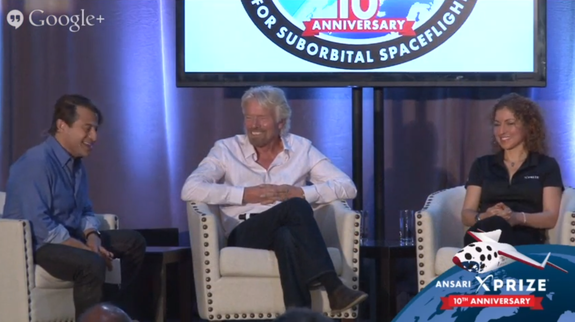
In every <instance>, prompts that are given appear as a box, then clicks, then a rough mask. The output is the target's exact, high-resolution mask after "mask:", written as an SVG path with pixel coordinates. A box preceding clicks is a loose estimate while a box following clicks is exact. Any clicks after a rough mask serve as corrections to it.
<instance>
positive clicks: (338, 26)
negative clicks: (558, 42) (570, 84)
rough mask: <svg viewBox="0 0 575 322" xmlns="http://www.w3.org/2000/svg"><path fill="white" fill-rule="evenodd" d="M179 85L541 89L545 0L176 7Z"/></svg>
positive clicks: (273, 0) (190, 0)
mask: <svg viewBox="0 0 575 322" xmlns="http://www.w3.org/2000/svg"><path fill="white" fill-rule="evenodd" d="M176 9H177V46H178V48H177V52H178V63H177V74H178V77H177V80H178V86H246V85H256V84H263V83H265V84H273V85H284V86H545V84H546V69H545V65H546V29H545V28H546V20H545V12H546V6H545V1H542V0H179V1H177V8H176Z"/></svg>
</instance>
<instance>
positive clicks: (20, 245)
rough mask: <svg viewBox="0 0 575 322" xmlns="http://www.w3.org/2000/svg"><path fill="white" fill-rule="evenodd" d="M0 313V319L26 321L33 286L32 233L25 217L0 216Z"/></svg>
mask: <svg viewBox="0 0 575 322" xmlns="http://www.w3.org/2000/svg"><path fill="white" fill-rule="evenodd" d="M0 272H2V274H0V289H1V290H2V291H1V292H0V312H3V313H2V320H6V321H28V320H29V315H28V312H29V309H30V308H29V305H30V303H29V301H28V299H29V294H30V292H31V291H32V289H33V288H34V286H35V285H34V282H35V281H34V257H33V248H32V233H31V230H30V223H29V222H28V221H27V220H14V219H0Z"/></svg>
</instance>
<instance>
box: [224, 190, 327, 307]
mask: <svg viewBox="0 0 575 322" xmlns="http://www.w3.org/2000/svg"><path fill="white" fill-rule="evenodd" d="M228 246H237V247H247V248H257V249H267V250H273V251H274V252H275V255H276V257H277V261H278V267H279V273H280V280H281V285H282V289H283V296H284V304H285V306H286V308H289V307H308V308H309V307H311V295H310V292H309V289H310V285H311V284H312V283H315V282H316V279H317V278H318V277H319V276H321V275H322V274H325V273H327V272H335V269H334V267H333V263H332V261H331V258H330V257H329V254H328V252H327V247H326V245H325V241H324V240H323V237H322V235H321V233H320V230H319V227H318V226H317V223H316V221H315V219H314V217H313V210H312V208H311V206H310V205H309V203H308V202H307V201H305V200H304V199H300V198H294V199H289V200H287V201H284V202H282V203H280V204H279V205H276V206H274V207H272V208H270V209H268V210H266V211H264V212H262V213H260V214H258V215H257V216H255V217H251V218H250V219H248V220H246V221H244V222H242V223H241V224H239V225H238V226H237V227H236V228H235V229H234V230H233V231H232V232H231V234H230V236H229V238H228Z"/></svg>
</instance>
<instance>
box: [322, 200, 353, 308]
mask: <svg viewBox="0 0 575 322" xmlns="http://www.w3.org/2000/svg"><path fill="white" fill-rule="evenodd" d="M341 203H342V204H343V206H344V207H345V208H347V209H349V210H350V211H354V210H353V209H351V208H350V207H349V205H348V204H347V202H345V201H343V200H341ZM356 213H357V215H355V217H354V218H355V223H354V224H353V226H354V227H355V228H356V230H355V231H354V233H353V236H354V239H353V245H354V246H353V257H352V260H351V261H352V263H353V264H352V271H353V272H354V273H355V274H354V276H353V277H352V281H353V282H355V283H354V284H353V285H352V288H353V289H354V290H357V289H358V288H359V286H358V285H357V284H356V283H357V282H358V281H359V236H360V228H361V215H360V214H359V212H357V211H356ZM352 311H353V313H352V314H351V317H352V318H356V317H357V306H354V307H353V308H352ZM324 314H325V315H326V316H328V317H331V318H341V317H344V318H348V317H350V314H349V313H343V314H342V313H337V314H333V313H331V312H324Z"/></svg>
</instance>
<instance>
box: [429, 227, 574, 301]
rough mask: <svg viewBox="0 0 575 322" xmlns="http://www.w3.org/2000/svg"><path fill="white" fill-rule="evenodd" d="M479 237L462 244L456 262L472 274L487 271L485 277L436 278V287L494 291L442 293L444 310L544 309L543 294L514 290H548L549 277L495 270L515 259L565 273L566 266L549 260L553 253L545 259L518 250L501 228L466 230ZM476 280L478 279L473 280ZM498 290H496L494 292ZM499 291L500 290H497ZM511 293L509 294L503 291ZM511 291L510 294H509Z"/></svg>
mask: <svg viewBox="0 0 575 322" xmlns="http://www.w3.org/2000/svg"><path fill="white" fill-rule="evenodd" d="M467 233H468V234H469V235H471V236H472V237H473V238H474V239H475V240H476V241H475V242H473V243H471V244H469V245H467V246H465V247H463V248H462V249H461V250H460V251H459V252H457V253H456V254H455V255H454V256H453V259H452V261H453V263H454V264H455V265H456V266H458V267H460V268H462V269H464V270H466V271H468V272H470V273H473V274H487V273H489V275H487V276H485V277H481V276H475V281H466V280H457V281H453V280H452V281H437V282H436V283H435V287H439V288H473V287H476V289H475V292H474V293H475V294H477V293H479V292H480V291H484V292H485V293H492V294H481V295H475V294H471V295H470V294H461V295H450V296H448V297H442V298H441V300H442V301H443V306H442V307H441V309H443V310H451V309H453V308H455V307H530V308H531V309H533V310H542V309H543V307H542V305H541V301H542V300H543V297H537V296H535V295H533V294H529V295H525V294H521V295H520V294H513V293H516V292H522V293H532V292H547V282H548V279H534V278H526V279H516V278H504V279H502V278H498V277H496V275H495V274H493V272H495V271H497V270H498V269H499V268H502V267H504V266H507V265H509V264H511V263H513V262H518V263H521V264H524V265H527V266H531V267H534V268H537V269H540V270H544V269H545V268H546V267H547V266H549V267H551V268H554V269H557V270H559V271H561V272H563V273H568V271H567V270H565V269H563V268H561V267H559V266H557V265H556V264H553V263H551V262H550V261H549V257H550V256H551V253H548V254H547V256H546V257H545V259H544V260H543V261H542V262H537V261H536V260H534V259H532V258H530V257H528V256H526V255H524V254H522V253H520V252H518V251H517V250H516V249H515V247H513V246H512V245H509V244H505V243H500V242H499V238H500V237H501V230H500V229H497V230H494V231H490V232H483V231H480V232H472V231H468V232H467ZM474 282H475V283H474ZM493 293H495V294H493ZM498 293H499V294H498ZM501 293H508V294H501ZM509 293H511V294H509Z"/></svg>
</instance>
